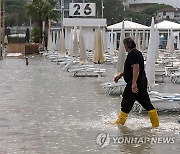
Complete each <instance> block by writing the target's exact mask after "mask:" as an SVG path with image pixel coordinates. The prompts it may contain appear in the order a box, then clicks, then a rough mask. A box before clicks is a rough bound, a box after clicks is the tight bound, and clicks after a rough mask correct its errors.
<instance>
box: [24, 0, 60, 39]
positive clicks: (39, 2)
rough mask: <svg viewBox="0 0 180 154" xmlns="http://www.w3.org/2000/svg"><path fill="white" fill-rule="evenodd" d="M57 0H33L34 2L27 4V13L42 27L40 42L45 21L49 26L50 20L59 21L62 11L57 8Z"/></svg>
mask: <svg viewBox="0 0 180 154" xmlns="http://www.w3.org/2000/svg"><path fill="white" fill-rule="evenodd" d="M55 7H56V0H32V3H30V4H27V6H26V15H27V17H28V18H30V19H31V20H32V22H34V24H35V25H37V26H38V27H39V28H40V36H41V38H40V42H42V26H43V22H45V25H46V27H48V21H49V20H53V21H57V19H58V18H59V17H60V13H59V12H58V11H57V10H55Z"/></svg>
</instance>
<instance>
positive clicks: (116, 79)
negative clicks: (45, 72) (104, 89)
mask: <svg viewBox="0 0 180 154" xmlns="http://www.w3.org/2000/svg"><path fill="white" fill-rule="evenodd" d="M121 77H122V76H121V74H120V75H117V76H116V77H115V78H114V82H116V83H117V82H118V80H119V79H120V78H121Z"/></svg>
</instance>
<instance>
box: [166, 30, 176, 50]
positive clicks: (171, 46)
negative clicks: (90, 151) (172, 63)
mask: <svg viewBox="0 0 180 154" xmlns="http://www.w3.org/2000/svg"><path fill="white" fill-rule="evenodd" d="M167 51H168V52H171V53H173V52H174V34H173V31H172V28H171V31H170V35H169V38H168V43H167Z"/></svg>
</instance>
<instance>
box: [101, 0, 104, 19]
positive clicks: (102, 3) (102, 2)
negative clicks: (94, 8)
mask: <svg viewBox="0 0 180 154" xmlns="http://www.w3.org/2000/svg"><path fill="white" fill-rule="evenodd" d="M101 5H102V18H104V1H103V0H102V1H101Z"/></svg>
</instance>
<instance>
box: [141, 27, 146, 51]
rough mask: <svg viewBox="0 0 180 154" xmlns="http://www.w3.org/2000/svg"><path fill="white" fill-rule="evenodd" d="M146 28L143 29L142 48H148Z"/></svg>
mask: <svg viewBox="0 0 180 154" xmlns="http://www.w3.org/2000/svg"><path fill="white" fill-rule="evenodd" d="M145 35H146V34H145V30H143V35H142V50H145V49H146V36H145Z"/></svg>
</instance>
